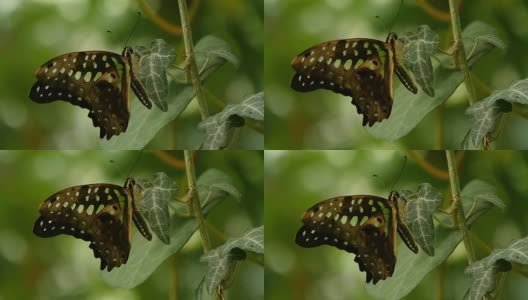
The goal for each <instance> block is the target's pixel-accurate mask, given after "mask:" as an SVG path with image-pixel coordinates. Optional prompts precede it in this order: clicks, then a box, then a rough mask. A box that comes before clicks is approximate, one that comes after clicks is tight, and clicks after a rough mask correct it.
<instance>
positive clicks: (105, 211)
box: [33, 178, 152, 271]
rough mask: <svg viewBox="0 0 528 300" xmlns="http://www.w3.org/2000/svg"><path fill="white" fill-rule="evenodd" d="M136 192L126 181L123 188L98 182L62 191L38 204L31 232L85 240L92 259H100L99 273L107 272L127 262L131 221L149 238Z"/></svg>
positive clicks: (130, 182) (133, 185)
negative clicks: (105, 270)
mask: <svg viewBox="0 0 528 300" xmlns="http://www.w3.org/2000/svg"><path fill="white" fill-rule="evenodd" d="M138 193H140V191H139V190H138V188H137V187H136V185H135V182H134V180H133V179H130V178H129V179H127V181H126V183H125V185H124V186H119V185H113V184H107V183H98V184H87V185H79V186H74V187H70V188H67V189H64V190H62V191H59V192H57V193H55V194H53V195H51V196H50V197H48V198H47V199H46V200H45V201H44V202H43V203H42V204H41V206H40V209H39V213H40V216H39V218H38V219H37V220H36V221H35V224H34V226H33V233H34V234H35V235H37V236H40V237H53V236H56V235H59V234H66V235H71V236H73V237H75V238H79V239H82V240H85V241H89V242H90V249H92V250H93V251H94V256H95V257H96V258H100V259H101V267H100V268H101V270H104V269H105V268H107V269H108V271H111V270H112V269H113V268H114V267H119V266H121V265H122V264H125V263H126V262H127V260H128V255H129V253H130V240H131V223H132V221H133V222H134V223H135V224H136V227H137V228H138V230H139V232H140V233H141V234H142V235H143V236H144V237H145V238H146V239H148V240H151V239H152V235H151V234H150V232H149V229H148V226H147V224H146V223H145V221H144V220H143V217H142V216H141V214H140V213H139V211H138V210H137V207H136V203H135V202H136V201H137V200H139V199H138V196H139V194H138Z"/></svg>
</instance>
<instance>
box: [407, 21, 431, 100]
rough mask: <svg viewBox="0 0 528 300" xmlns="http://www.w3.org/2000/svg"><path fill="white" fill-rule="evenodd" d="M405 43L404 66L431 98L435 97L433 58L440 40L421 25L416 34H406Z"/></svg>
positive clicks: (427, 27) (425, 26)
mask: <svg viewBox="0 0 528 300" xmlns="http://www.w3.org/2000/svg"><path fill="white" fill-rule="evenodd" d="M400 40H401V41H402V43H403V45H404V46H403V53H404V59H403V62H404V64H405V65H406V66H407V67H408V68H409V70H410V71H411V72H412V73H413V74H414V79H415V80H416V83H418V85H419V86H420V87H421V88H422V90H423V91H424V92H425V93H426V94H427V95H429V96H431V97H434V87H433V84H434V78H433V63H432V62H431V56H432V55H433V53H434V52H435V51H436V49H437V48H438V43H439V40H440V38H439V37H438V34H436V33H435V32H434V31H432V30H431V28H429V26H427V25H420V26H418V29H417V30H416V33H411V32H406V33H405V34H404V35H403V36H402V37H400Z"/></svg>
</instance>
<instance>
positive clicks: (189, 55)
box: [178, 0, 209, 120]
mask: <svg viewBox="0 0 528 300" xmlns="http://www.w3.org/2000/svg"><path fill="white" fill-rule="evenodd" d="M178 6H179V8H180V19H181V23H182V30H183V42H184V44H185V60H186V69H187V70H188V74H187V75H188V76H190V77H191V81H192V84H193V85H194V91H195V93H196V98H197V99H198V105H199V107H200V115H201V116H202V120H205V119H206V118H207V117H209V108H208V107H207V101H206V99H205V94H204V92H203V89H202V83H201V81H200V75H199V74H198V67H197V66H196V60H195V59H194V49H193V40H192V34H191V26H190V24H189V15H188V11H187V2H186V0H178Z"/></svg>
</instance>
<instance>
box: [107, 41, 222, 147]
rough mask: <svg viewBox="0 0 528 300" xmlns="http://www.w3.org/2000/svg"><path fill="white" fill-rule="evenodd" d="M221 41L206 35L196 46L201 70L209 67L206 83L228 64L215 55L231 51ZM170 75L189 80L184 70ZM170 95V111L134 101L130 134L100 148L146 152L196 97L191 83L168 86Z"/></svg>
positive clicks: (175, 71)
mask: <svg viewBox="0 0 528 300" xmlns="http://www.w3.org/2000/svg"><path fill="white" fill-rule="evenodd" d="M218 40H219V39H218V38H215V37H211V36H206V37H204V38H203V39H201V40H200V41H198V43H197V44H196V46H195V47H194V50H195V58H196V62H197V67H198V69H199V70H203V69H204V68H205V67H206V65H208V66H209V67H207V68H208V69H207V70H208V71H207V72H206V73H204V74H202V75H201V78H202V79H203V80H205V79H206V77H208V76H209V75H211V74H212V72H213V71H215V70H217V69H218V68H219V67H220V66H222V65H223V64H225V63H226V62H227V60H226V59H225V58H222V57H217V56H216V53H224V52H226V51H229V48H228V46H227V44H226V43H225V42H223V43H220V42H218ZM214 47H221V48H214ZM207 51H209V52H207ZM212 61H214V65H212V66H211V62H212ZM167 72H169V73H170V74H171V75H172V76H171V77H173V78H175V77H176V78H179V79H181V80H178V82H186V81H187V80H186V77H185V73H184V72H183V71H180V70H173V69H167ZM169 94H170V95H171V97H170V99H169V101H168V109H167V112H162V111H160V110H157V109H151V110H148V109H146V108H145V107H144V106H143V105H142V104H141V103H140V102H139V101H137V100H134V99H132V101H131V104H130V105H131V112H130V121H129V123H128V128H127V131H126V132H124V133H122V134H120V135H119V136H115V137H112V139H110V140H100V141H99V143H100V145H101V148H103V149H113V150H120V149H123V150H132V149H143V148H144V147H145V146H146V145H147V144H148V142H149V141H150V140H152V139H153V138H154V137H155V136H156V134H157V133H158V132H159V131H160V130H161V129H162V128H163V127H165V125H167V124H168V123H170V122H171V121H173V120H174V119H176V118H177V117H178V116H179V115H180V114H181V113H182V112H183V111H184V110H185V108H186V107H187V105H188V104H189V103H190V102H191V100H192V99H193V97H194V88H193V86H191V85H188V84H184V83H174V84H171V85H170V86H169Z"/></svg>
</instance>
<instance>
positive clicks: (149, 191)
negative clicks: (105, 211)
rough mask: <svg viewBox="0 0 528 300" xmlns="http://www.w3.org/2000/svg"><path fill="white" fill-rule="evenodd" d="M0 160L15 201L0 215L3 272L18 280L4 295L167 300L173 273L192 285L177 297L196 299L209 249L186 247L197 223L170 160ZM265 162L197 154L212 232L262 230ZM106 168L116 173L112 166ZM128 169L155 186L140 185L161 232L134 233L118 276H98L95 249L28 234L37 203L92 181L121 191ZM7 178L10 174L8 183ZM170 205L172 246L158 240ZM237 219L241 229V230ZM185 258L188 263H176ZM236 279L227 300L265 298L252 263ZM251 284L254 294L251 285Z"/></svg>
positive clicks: (8, 156)
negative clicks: (29, 278) (27, 276)
mask: <svg viewBox="0 0 528 300" xmlns="http://www.w3.org/2000/svg"><path fill="white" fill-rule="evenodd" d="M165 155H166V156H167V155H168V156H171V157H172V160H175V161H182V155H181V152H165ZM0 156H1V159H0V176H2V177H3V178H5V180H3V181H2V183H1V188H2V190H3V193H4V194H3V195H5V196H6V199H12V200H6V201H7V202H5V205H4V206H2V209H0V215H1V216H2V219H3V220H6V222H5V224H3V225H2V230H0V240H1V241H2V243H1V244H2V245H4V246H3V247H4V248H3V249H4V250H5V251H7V252H3V253H4V254H6V255H7V256H9V257H11V258H10V259H9V260H2V261H1V262H0V266H1V269H2V270H3V271H5V272H9V273H11V274H12V280H1V281H0V289H1V290H2V292H1V294H2V296H6V297H9V298H11V297H14V298H16V297H22V298H27V299H31V298H35V297H36V296H35V295H36V294H37V293H38V294H39V295H47V296H48V297H50V298H57V297H68V295H71V297H81V298H90V297H94V296H95V295H97V297H106V296H108V297H112V298H114V299H130V297H137V298H146V297H156V298H163V299H165V298H168V297H169V294H168V293H169V289H168V288H167V285H168V284H169V282H172V280H169V281H167V279H168V278H171V276H173V275H176V276H177V277H178V278H179V277H180V276H181V277H182V278H183V277H184V278H187V279H186V280H183V281H179V284H178V289H177V293H178V296H181V297H182V298H192V297H193V294H194V291H195V290H196V288H197V285H198V283H199V281H200V280H201V278H202V277H203V276H204V274H205V273H203V271H204V270H202V268H201V266H200V262H199V258H200V255H201V254H203V250H202V248H201V246H200V241H199V240H196V239H190V238H191V236H192V235H194V234H195V233H196V232H197V228H198V225H197V222H196V219H195V218H194V217H190V216H189V209H188V207H187V205H186V204H184V203H182V201H186V192H187V190H188V187H187V185H186V180H185V176H186V175H185V171H184V170H183V169H182V168H181V167H177V166H176V167H175V166H173V165H172V162H173V161H171V160H167V157H166V156H165V157H164V156H162V155H158V152H156V153H150V152H146V153H144V154H143V155H142V156H141V158H140V159H139V160H138V162H137V164H135V163H134V161H135V160H136V159H137V157H138V153H137V152H132V151H114V152H108V151H66V152H63V151H4V152H1V153H0ZM262 156H263V155H262V153H259V152H256V151H241V152H226V153H220V152H218V153H217V152H214V151H211V152H209V151H203V152H198V153H197V154H196V157H195V164H196V170H197V171H198V174H197V176H198V180H199V182H198V186H197V189H198V190H197V191H198V192H199V193H200V195H203V197H202V198H201V200H202V204H203V205H202V207H203V212H204V213H205V214H206V215H207V224H208V226H210V228H215V229H216V231H215V232H217V231H225V232H226V235H227V234H229V235H233V236H234V235H237V234H241V233H243V232H244V230H246V228H247V226H248V224H262V222H263V221H262V220H263V213H262V212H263V202H262V200H261V199H262V195H263V186H262ZM109 160H113V161H115V162H116V163H117V164H118V165H119V166H118V167H116V165H115V163H114V164H112V163H109ZM43 164H45V165H46V164H49V165H50V166H52V167H45V166H44V165H43ZM133 164H134V165H135V166H134V167H133V166H132V165H133ZM259 165H260V166H261V167H260V168H259ZM132 167H133V171H132V173H131V176H132V177H133V178H149V180H140V179H136V186H138V187H139V186H140V185H141V187H143V190H142V192H143V198H142V199H141V200H140V209H141V210H142V212H143V216H144V217H145V220H146V221H147V223H148V226H149V227H150V229H151V230H152V231H153V233H154V231H155V230H154V228H155V227H160V231H161V234H160V233H159V232H158V233H157V234H156V236H153V238H152V240H151V241H147V240H146V239H145V238H143V237H142V236H141V234H140V233H139V232H138V230H137V229H135V226H133V225H132V226H131V228H132V231H131V233H132V242H131V253H130V256H129V258H128V261H127V263H126V264H124V265H122V266H120V267H117V268H113V269H112V271H111V272H107V271H106V270H105V272H100V270H99V264H100V262H99V260H98V259H95V258H94V257H93V253H92V250H91V249H89V247H88V246H89V243H87V242H84V241H82V240H79V239H74V238H71V237H69V236H64V235H61V236H58V237H54V238H50V239H42V238H38V237H36V236H34V235H33V233H32V232H31V227H32V224H33V223H34V222H35V220H36V219H37V217H38V215H39V212H38V208H39V205H40V204H41V203H42V201H43V200H44V199H45V198H46V197H47V196H49V195H52V194H53V193H54V192H56V191H59V190H62V189H64V188H67V187H71V186H76V185H81V184H88V183H98V182H99V183H111V184H115V185H119V186H123V181H124V179H125V178H126V177H127V175H126V173H125V172H123V171H121V170H126V169H130V168H132ZM35 170H46V171H45V172H46V173H47V174H48V175H45V176H44V177H43V176H42V175H43V173H41V172H40V171H35ZM247 170H251V172H250V174H248V173H246V171H247ZM5 172H7V173H8V174H9V176H7V177H6V176H5V175H6V174H7V173H5ZM158 172H163V173H164V174H166V175H163V173H158ZM167 176H170V177H167ZM176 183H177V185H178V189H177V190H175V187H176V186H175V185H176ZM27 186H31V187H32V188H31V189H28V188H27ZM24 187H26V188H24ZM226 191H228V192H226ZM175 192H176V194H175ZM232 195H234V196H237V197H238V199H239V200H240V202H236V201H225V200H226V199H230V198H231V197H232ZM149 198H150V199H149ZM17 199H26V201H18V200H17ZM233 199H235V198H234V197H233ZM158 200H159V201H158ZM165 201H168V202H165ZM167 204H168V206H169V214H170V225H169V226H170V231H169V232H168V236H167V238H170V244H169V245H167V244H165V243H164V242H163V241H162V239H165V237H164V235H167V232H165V231H164V229H163V228H164V227H165V226H164V225H163V223H164V221H162V219H163V217H164V213H165V212H164V209H165V208H164V206H165V205H167ZM149 215H150V216H151V217H149ZM152 217H154V218H152ZM240 220H243V222H242V223H240ZM158 223H159V225H158ZM226 224H230V225H229V226H226ZM153 235H154V234H153ZM160 236H161V238H160ZM197 237H199V235H197ZM211 238H212V239H211V241H212V242H213V243H214V244H218V245H220V244H221V243H224V242H225V240H226V239H224V238H223V237H221V236H217V235H211ZM184 245H185V247H184V249H183V250H182V247H183V246H184ZM5 247H7V248H5ZM31 249H39V251H36V252H35V251H32V250H31ZM167 258H169V259H167ZM180 259H181V262H182V263H178V264H174V262H175V261H180ZM183 262H185V263H183ZM244 262H250V260H246V261H244ZM121 267H126V268H125V269H121ZM16 270H18V271H16ZM35 270H38V272H37V273H35V277H34V281H33V286H34V288H33V289H28V288H27V286H24V285H23V284H21V282H23V280H22V279H21V277H20V276H22V274H23V273H26V272H34V271H35ZM238 275H240V276H242V277H243V278H244V280H243V281H241V280H239V278H240V277H235V279H234V281H233V284H232V286H230V287H229V289H228V290H227V292H228V293H229V295H230V296H233V297H240V298H248V297H249V298H252V297H254V296H257V297H258V295H260V294H261V291H262V290H263V288H264V287H263V284H262V283H263V276H264V275H263V271H262V268H260V267H258V266H256V265H255V264H253V263H243V264H241V265H240V267H239V273H238ZM63 283H67V285H63ZM139 283H141V284H139ZM248 284H249V285H250V286H251V288H248V287H247V285H248ZM116 287H126V288H127V289H121V288H119V289H118V288H116ZM61 295H62V296H61Z"/></svg>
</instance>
